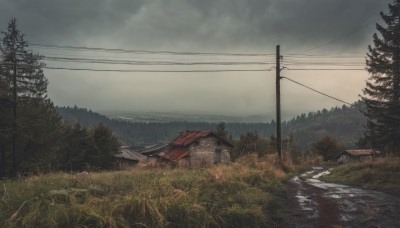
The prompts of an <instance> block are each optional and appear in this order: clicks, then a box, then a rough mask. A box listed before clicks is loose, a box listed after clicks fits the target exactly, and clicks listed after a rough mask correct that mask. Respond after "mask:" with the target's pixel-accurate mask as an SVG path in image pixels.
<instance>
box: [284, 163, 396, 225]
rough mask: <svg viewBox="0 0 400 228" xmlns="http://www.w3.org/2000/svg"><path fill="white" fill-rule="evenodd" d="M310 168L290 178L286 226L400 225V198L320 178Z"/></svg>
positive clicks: (321, 171)
mask: <svg viewBox="0 0 400 228" xmlns="http://www.w3.org/2000/svg"><path fill="white" fill-rule="evenodd" d="M327 173H329V170H327V169H323V168H320V167H315V168H313V170H312V171H310V172H307V173H305V174H303V175H301V176H296V177H294V178H292V179H291V180H290V183H289V191H290V198H289V200H288V204H289V208H290V212H289V216H288V218H287V222H286V227H299V228H303V227H363V228H364V227H400V198H398V197H394V196H391V195H388V194H385V193H382V192H377V191H372V190H365V189H359V188H352V187H349V186H345V185H340V184H332V183H326V182H323V181H320V180H319V179H318V178H319V177H320V176H322V175H325V174H327Z"/></svg>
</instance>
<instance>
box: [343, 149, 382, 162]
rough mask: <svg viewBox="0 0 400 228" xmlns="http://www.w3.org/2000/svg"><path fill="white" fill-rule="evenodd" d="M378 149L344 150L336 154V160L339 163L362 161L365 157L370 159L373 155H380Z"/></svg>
mask: <svg viewBox="0 0 400 228" xmlns="http://www.w3.org/2000/svg"><path fill="white" fill-rule="evenodd" d="M380 154H381V152H380V151H379V150H372V149H363V150H345V151H343V152H341V153H339V154H338V155H336V157H337V159H338V160H337V161H338V162H341V163H347V162H352V161H362V160H366V159H372V158H373V157H375V156H378V155H380Z"/></svg>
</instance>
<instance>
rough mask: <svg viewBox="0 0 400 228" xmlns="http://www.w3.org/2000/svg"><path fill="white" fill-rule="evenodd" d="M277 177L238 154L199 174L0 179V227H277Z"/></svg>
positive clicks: (280, 184)
mask: <svg viewBox="0 0 400 228" xmlns="http://www.w3.org/2000/svg"><path fill="white" fill-rule="evenodd" d="M285 179H286V175H285V173H284V172H283V171H282V170H281V169H280V168H278V166H277V165H275V164H273V163H272V162H267V161H266V160H265V161H261V162H260V161H258V160H257V158H256V157H255V156H246V157H244V158H242V159H240V160H239V161H238V162H236V163H232V164H229V165H218V166H214V167H210V168H208V169H203V170H177V169H164V170H146V169H131V170H124V171H109V172H100V173H90V172H89V173H88V172H83V173H74V174H69V173H50V174H42V175H38V176H30V177H24V178H20V179H18V180H2V181H0V227H277V226H280V225H281V224H282V223H283V220H284V214H285V213H284V208H283V207H284V203H282V202H284V199H285V198H286V194H287V192H286V187H285V184H284V181H285Z"/></svg>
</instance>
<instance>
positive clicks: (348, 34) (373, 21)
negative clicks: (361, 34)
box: [304, 17, 378, 52]
mask: <svg viewBox="0 0 400 228" xmlns="http://www.w3.org/2000/svg"><path fill="white" fill-rule="evenodd" d="M377 18H378V17H374V18H373V19H372V20H371V21H369V22H368V23H366V24H363V25H361V26H360V27H358V28H356V29H353V30H351V32H348V33H346V34H344V35H343V36H340V37H337V38H336V39H333V40H331V41H329V42H326V43H324V44H321V45H318V46H315V47H313V48H310V49H308V50H305V51H304V52H309V51H313V50H316V49H319V48H322V47H325V46H328V45H331V44H333V43H336V42H337V41H340V40H343V39H345V38H347V37H349V36H351V35H353V34H355V33H357V32H358V31H361V30H362V29H364V28H365V27H367V26H368V25H370V24H372V23H375V22H376V19H377Z"/></svg>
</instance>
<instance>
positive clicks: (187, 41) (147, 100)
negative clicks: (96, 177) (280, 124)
mask: <svg viewBox="0 0 400 228" xmlns="http://www.w3.org/2000/svg"><path fill="white" fill-rule="evenodd" d="M388 2H390V1H388V0H357V1H356V0H0V29H1V30H5V28H6V26H7V23H8V22H9V20H10V19H11V18H13V17H15V18H17V24H18V27H19V28H20V30H21V31H23V33H25V34H26V39H27V40H28V41H30V42H31V43H41V44H57V45H72V46H90V47H106V48H125V49H149V50H172V51H214V52H218V51H221V52H268V53H274V49H275V45H276V44H281V45H282V49H283V55H285V54H287V53H289V52H290V53H302V51H304V50H308V49H310V48H313V47H316V46H321V45H323V44H326V43H327V42H329V41H332V40H336V42H334V43H331V44H330V45H325V46H324V47H323V48H319V49H317V50H314V51H321V52H323V51H327V50H328V51H329V50H335V51H343V50H346V51H348V52H352V51H356V52H364V53H365V52H366V47H367V45H368V44H369V43H370V42H371V37H372V34H373V32H375V26H374V22H375V21H379V12H380V11H386V9H387V4H388ZM370 22H372V23H370ZM368 23H370V24H369V25H368V26H364V25H366V24H368ZM352 32H353V33H352ZM350 33H352V34H350ZM346 34H348V35H346ZM338 38H343V39H338ZM35 50H36V49H35ZM37 51H39V52H40V53H41V54H43V55H48V56H53V54H54V55H57V54H58V56H63V55H78V56H79V55H81V56H82V54H83V55H89V57H93V56H94V57H97V56H96V55H97V54H98V53H93V52H91V53H79V54H76V53H75V52H74V53H71V52H67V51H66V50H48V49H37ZM101 55H108V56H111V57H110V58H114V57H115V58H118V57H120V58H126V56H122V57H121V56H116V55H117V54H115V56H114V55H111V54H110V53H108V54H107V53H101ZM129 57H132V56H129ZM152 57H153V56H152ZM152 57H150V58H152ZM160 57H163V58H166V57H165V56H156V57H155V58H160ZM132 58H133V57H132ZM135 58H138V57H137V56H136V57H135ZM175 58H176V57H175ZM179 58H185V57H181V56H179ZM188 58H193V57H192V56H191V57H188ZM210 58H211V59H210V61H214V60H215V59H216V58H217V57H213V58H212V57H210ZM270 58H271V59H272V60H269V61H273V56H272V57H270ZM363 58H364V57H363V54H360V61H361V62H363ZM284 59H285V58H284ZM218 60H219V59H218ZM48 65H50V66H68V67H83V68H96V67H97V68H102V69H104V68H107V67H109V66H106V65H95V66H93V65H89V64H86V65H79V64H75V63H74V64H73V63H71V64H68V65H67V64H66V63H58V62H48ZM112 67H113V68H115V67H117V66H112ZM119 67H121V66H119ZM110 68H111V67H110ZM146 69H147V68H146ZM151 69H159V68H157V67H152V68H151ZM160 69H161V68H160ZM180 69H182V68H180ZM183 69H184V68H183ZM213 69H215V68H213ZM45 73H46V76H47V77H48V78H49V82H50V84H49V87H48V91H49V96H50V98H51V99H53V100H54V102H55V103H56V104H58V105H74V104H76V105H78V106H82V107H88V108H94V109H95V110H96V109H97V110H101V109H102V110H126V111H132V110H135V111H178V112H197V113H199V112H200V113H223V114H228V115H229V114H235V113H236V114H244V115H251V114H259V113H261V114H265V113H269V114H271V113H272V114H273V113H274V96H275V95H274V92H275V88H274V72H272V71H271V72H261V73H254V72H253V73H242V72H240V73H238V72H236V73H224V74H222V73H221V74H219V73H218V74H211V73H210V74H189V73H188V74H150V73H149V74H118V73H108V72H107V73H104V72H70V71H51V70H46V72H45ZM200 75H201V76H200ZM349 75H351V77H348V78H347V79H346V83H343V76H349ZM285 76H288V77H292V76H293V77H294V76H296V78H298V80H299V81H301V82H303V83H305V84H307V85H310V86H312V87H313V88H317V89H320V90H322V91H324V92H326V93H328V94H330V95H333V96H338V97H339V98H342V99H344V100H346V101H349V102H353V101H355V100H357V99H358V94H360V93H361V89H362V88H363V86H364V83H365V80H366V78H367V77H368V75H367V73H366V72H363V71H357V72H351V73H350V72H323V73H322V72H291V71H285ZM321 76H324V77H323V81H322V80H321V78H322V77H321ZM282 85H283V86H282V97H283V100H282V105H283V106H282V107H283V110H284V112H285V111H286V112H287V113H285V115H288V116H289V115H290V114H292V113H296V114H297V113H298V112H303V111H304V112H305V111H314V110H317V109H321V108H324V107H328V108H329V107H332V106H335V105H341V104H338V103H337V102H336V101H331V100H329V99H328V98H326V97H322V96H319V95H316V94H315V93H314V92H311V91H308V90H304V88H300V87H298V86H296V85H293V84H289V83H288V82H287V81H283V83H282ZM305 101H307V102H305ZM299 104H301V107H300V105H299ZM299 108H301V109H299ZM288 113H289V114H288Z"/></svg>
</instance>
